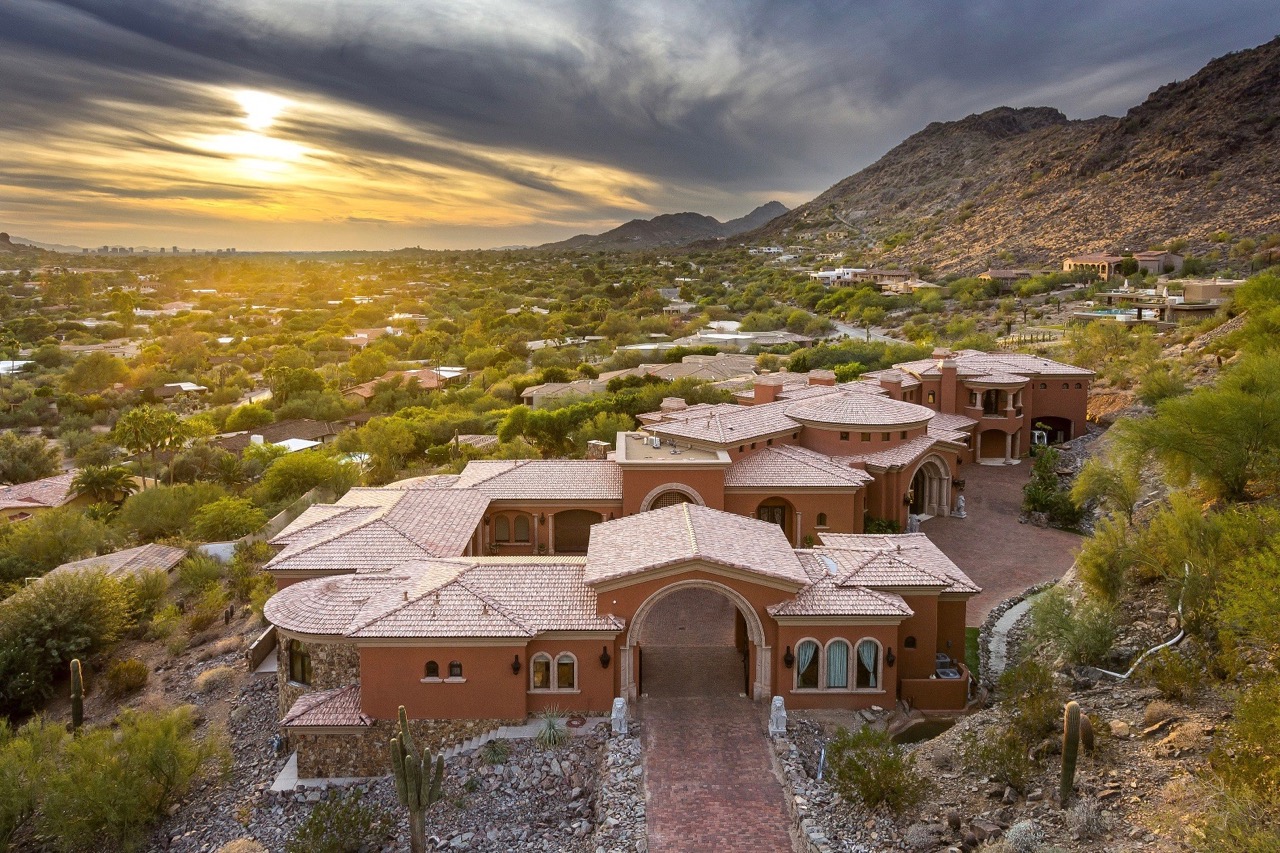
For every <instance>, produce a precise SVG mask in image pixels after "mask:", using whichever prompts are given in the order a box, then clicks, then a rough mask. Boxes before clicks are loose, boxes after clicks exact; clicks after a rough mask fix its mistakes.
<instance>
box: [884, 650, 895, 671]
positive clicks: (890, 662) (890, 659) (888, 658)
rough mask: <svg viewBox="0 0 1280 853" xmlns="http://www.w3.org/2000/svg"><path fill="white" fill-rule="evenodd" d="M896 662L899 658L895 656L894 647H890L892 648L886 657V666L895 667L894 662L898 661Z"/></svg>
mask: <svg viewBox="0 0 1280 853" xmlns="http://www.w3.org/2000/svg"><path fill="white" fill-rule="evenodd" d="M896 660H897V658H896V657H894V656H893V646H890V647H889V652H888V653H887V654H886V655H885V656H884V662H885V664H886V665H887V666H889V667H890V668H892V667H893V662H894V661H896Z"/></svg>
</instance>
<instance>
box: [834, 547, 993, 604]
mask: <svg viewBox="0 0 1280 853" xmlns="http://www.w3.org/2000/svg"><path fill="white" fill-rule="evenodd" d="M818 538H820V539H821V540H822V547H820V548H816V549H814V551H815V552H816V553H817V554H819V555H825V556H827V557H828V558H829V559H830V560H831V561H833V562H834V563H835V565H836V571H837V580H836V583H837V584H838V585H840V586H870V587H879V586H889V587H899V586H925V587H939V586H940V587H942V591H943V592H970V593H976V592H981V591H982V590H981V589H980V588H979V587H978V585H977V584H975V583H974V582H973V581H972V580H970V579H969V576H968V575H966V574H965V573H964V572H962V571H961V570H960V567H959V566H957V565H956V564H955V563H953V562H951V559H950V558H949V557H948V556H947V555H946V554H944V553H942V551H941V550H940V549H939V548H938V546H937V545H934V544H933V542H931V541H930V540H929V537H927V536H925V535H924V534H923V533H903V534H899V535H894V536H879V535H871V534H861V533H822V534H819V537H818Z"/></svg>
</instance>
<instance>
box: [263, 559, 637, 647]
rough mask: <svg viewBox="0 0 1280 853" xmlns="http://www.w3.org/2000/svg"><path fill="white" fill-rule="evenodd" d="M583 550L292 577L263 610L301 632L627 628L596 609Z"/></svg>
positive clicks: (447, 633) (375, 634)
mask: <svg viewBox="0 0 1280 853" xmlns="http://www.w3.org/2000/svg"><path fill="white" fill-rule="evenodd" d="M585 564H586V561H585V560H584V559H583V558H581V557H576V558H575V557H474V558H473V557H460V558H455V559H451V560H418V561H414V562H409V563H403V564H401V565H399V566H397V567H395V570H394V571H393V572H373V571H370V572H361V573H357V574H354V575H341V576H338V577H329V578H313V579H311V580H306V581H302V582H301V583H296V584H293V585H291V586H289V587H286V588H285V589H283V590H281V591H280V592H278V593H276V594H275V595H274V596H272V597H271V599H270V600H269V601H268V602H267V605H266V608H265V609H264V615H265V616H266V617H267V619H268V620H269V621H271V622H272V623H273V624H275V625H278V626H279V627H281V628H283V629H285V630H287V631H292V632H296V633H306V634H318V635H342V636H347V637H352V638H360V639H373V638H412V637H422V638H452V637H522V638H528V637H532V636H535V635H537V634H540V633H544V632H547V631H619V630H621V629H622V628H623V627H624V623H623V622H622V621H621V620H619V619H616V618H614V617H612V616H599V615H597V614H596V595H595V592H594V591H593V590H592V589H591V588H590V587H589V586H587V584H586V583H585V582H584V580H583V577H584V574H585V571H586V565H585Z"/></svg>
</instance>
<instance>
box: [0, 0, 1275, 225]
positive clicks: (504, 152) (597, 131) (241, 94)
mask: <svg viewBox="0 0 1280 853" xmlns="http://www.w3.org/2000/svg"><path fill="white" fill-rule="evenodd" d="M1277 32H1280V4H1277V3H1276V2H1275V0H1241V2H1225V3H1224V2H1219V3H1204V2H1181V0H1082V2H1073V3H1063V2H1060V0H1005V1H1004V2H999V1H998V0H983V2H954V0H927V1H926V0H919V2H910V0H865V1H864V2H810V3H802V2H798V0H785V1H784V2H744V0H704V1H703V2H699V1H698V0H623V2H612V0H547V1H546V2H515V0H458V2H451V0H434V2H425V0H347V2H344V3H336V2H320V0H81V2H65V3H56V2H44V0H0V230H4V231H9V232H10V233H13V234H15V235H21V236H22V237H27V238H30V239H35V240H41V241H44V242H57V243H71V244H78V245H82V246H97V245H101V244H125V245H139V246H141V245H148V246H169V245H174V244H177V245H180V246H183V247H190V246H198V247H202V248H213V247H220V246H235V247H237V248H239V249H241V250H260V249H340V248H364V249H388V248H397V247H401V246H412V245H420V246H423V247H426V248H464V247H489V246H499V245H507V244H516V243H520V244H534V243H540V242H544V241H548V240H556V239H561V238H564V237H568V236H570V235H572V234H575V233H581V232H596V231H602V230H605V229H607V228H611V227H613V226H614V225H616V224H618V223H619V222H622V221H625V220H627V219H630V218H633V217H637V216H643V217H648V216H653V215H654V214H657V213H663V212H673V211H681V210H696V211H698V212H701V213H708V214H711V215H714V216H717V217H719V218H721V219H728V218H732V217H735V216H740V215H742V214H744V213H746V212H747V211H748V210H750V209H751V208H753V207H755V206H756V205H758V204H761V203H763V202H766V201H769V200H771V199H778V200H780V201H782V202H783V203H784V204H787V205H788V206H794V205H796V204H799V203H801V202H804V201H806V200H808V199H810V198H812V197H813V196H814V195H816V194H817V193H819V192H821V191H822V190H824V189H825V188H827V187H828V186H829V185H831V184H832V183H835V182H836V181H838V180H840V179H841V178H843V177H845V176H847V175H849V174H851V173H853V172H855V171H857V170H858V169H859V168H861V167H863V166H865V165H867V164H869V163H871V162H872V161H874V160H875V159H876V158H877V157H879V156H880V155H881V154H883V153H884V152H885V151H887V150H888V149H889V148H891V147H893V146H894V145H895V144H897V143H898V142H899V141H901V140H902V139H903V138H904V137H906V136H908V135H910V134H911V133H914V132H915V131H917V130H919V129H921V128H922V127H923V126H924V125H926V124H927V123H929V122H931V121H945V120H951V119H956V118H960V117H962V116H964V115H966V114H968V113H971V112H977V111H981V110H984V109H988V108H990V107H994V106H999V105H1003V104H1007V105H1010V106H1039V105H1045V106H1054V107H1058V108H1059V109H1061V110H1063V111H1064V112H1065V113H1067V115H1069V116H1071V117H1073V118H1083V117H1088V116H1094V115H1098V114H1102V113H1107V114H1111V115H1119V114H1122V113H1123V112H1124V111H1125V110H1126V109H1127V108H1129V107H1130V106H1133V105H1135V104H1137V103H1139V102H1140V101H1141V100H1142V99H1143V98H1144V97H1145V96H1146V95H1147V94H1148V93H1149V92H1150V91H1152V90H1153V89H1155V88H1157V87H1158V86H1160V85H1162V84H1164V83H1166V82H1170V81H1172V80H1175V79H1184V78H1186V77H1188V76H1190V75H1191V74H1192V73H1194V72H1195V71H1196V70H1197V69H1199V68H1200V66H1202V65H1203V64H1204V63H1205V62H1207V61H1208V60H1209V59H1211V58H1213V57H1215V56H1219V55H1221V54H1223V53H1226V52H1229V51H1231V50H1239V49H1243V48H1248V47H1253V46H1255V45H1257V44H1260V43H1262V42H1265V41H1267V40H1269V39H1270V38H1272V37H1273V36H1275V35H1276V34H1277Z"/></svg>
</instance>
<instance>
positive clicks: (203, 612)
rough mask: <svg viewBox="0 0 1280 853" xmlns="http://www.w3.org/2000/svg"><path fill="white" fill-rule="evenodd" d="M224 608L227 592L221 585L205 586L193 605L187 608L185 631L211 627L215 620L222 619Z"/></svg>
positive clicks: (197, 631) (195, 631)
mask: <svg viewBox="0 0 1280 853" xmlns="http://www.w3.org/2000/svg"><path fill="white" fill-rule="evenodd" d="M226 609H227V593H226V592H225V591H224V590H223V589H222V587H220V586H217V585H214V586H210V587H206V588H205V590H204V592H202V593H200V597H199V598H197V599H196V602H195V605H194V606H192V607H190V608H188V610H189V612H188V613H187V631H188V632H189V633H192V634H197V633H199V632H201V631H203V630H205V629H206V628H209V627H211V626H212V625H213V624H214V623H215V622H217V621H218V620H220V619H222V617H223V613H225V612H226Z"/></svg>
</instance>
